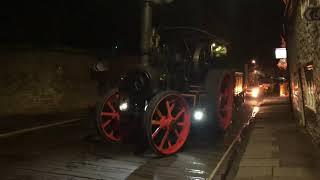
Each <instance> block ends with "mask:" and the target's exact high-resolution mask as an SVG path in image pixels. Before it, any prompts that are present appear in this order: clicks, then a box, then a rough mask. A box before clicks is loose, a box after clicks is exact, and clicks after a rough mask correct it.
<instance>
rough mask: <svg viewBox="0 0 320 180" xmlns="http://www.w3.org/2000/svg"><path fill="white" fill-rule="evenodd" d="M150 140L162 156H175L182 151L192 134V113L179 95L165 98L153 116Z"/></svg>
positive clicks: (157, 106)
mask: <svg viewBox="0 0 320 180" xmlns="http://www.w3.org/2000/svg"><path fill="white" fill-rule="evenodd" d="M151 118H152V119H151V125H150V128H151V134H150V139H151V142H152V144H153V145H154V147H155V148H156V149H157V150H158V151H159V152H160V153H162V154H167V155H169V154H174V153H176V152H177V151H179V150H180V149H181V147H182V146H183V145H184V143H185V142H186V140H187V137H188V135H189V132H190V126H191V122H190V111H189V107H188V104H187V102H186V101H185V100H184V99H183V98H182V97H180V96H178V95H167V96H165V97H163V98H162V99H161V100H160V101H159V102H158V104H157V105H156V107H155V109H154V110H153V113H152V116H151Z"/></svg>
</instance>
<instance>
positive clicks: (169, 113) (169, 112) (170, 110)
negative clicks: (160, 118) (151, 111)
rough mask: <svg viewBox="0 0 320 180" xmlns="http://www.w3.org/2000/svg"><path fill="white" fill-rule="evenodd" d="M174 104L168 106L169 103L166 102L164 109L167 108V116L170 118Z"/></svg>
mask: <svg viewBox="0 0 320 180" xmlns="http://www.w3.org/2000/svg"><path fill="white" fill-rule="evenodd" d="M174 105H175V104H174V103H172V104H171V106H170V102H169V101H166V107H167V113H168V116H171V113H172V110H173V108H174Z"/></svg>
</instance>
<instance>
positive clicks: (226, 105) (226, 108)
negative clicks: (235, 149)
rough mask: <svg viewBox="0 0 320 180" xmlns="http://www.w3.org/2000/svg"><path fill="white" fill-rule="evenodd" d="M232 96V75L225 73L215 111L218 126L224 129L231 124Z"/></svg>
mask: <svg viewBox="0 0 320 180" xmlns="http://www.w3.org/2000/svg"><path fill="white" fill-rule="evenodd" d="M233 97H234V93H233V77H232V76H231V75H230V74H226V75H224V76H223V79H222V81H221V84H220V89H219V94H218V102H217V111H216V112H217V118H218V122H219V126H220V128H222V129H223V130H226V129H227V128H228V126H229V125H230V124H231V119H232V109H233Z"/></svg>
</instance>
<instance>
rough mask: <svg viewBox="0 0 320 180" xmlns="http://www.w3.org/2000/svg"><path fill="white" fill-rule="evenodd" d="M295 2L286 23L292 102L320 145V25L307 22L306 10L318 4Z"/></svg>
mask: <svg viewBox="0 0 320 180" xmlns="http://www.w3.org/2000/svg"><path fill="white" fill-rule="evenodd" d="M292 1H293V2H294V11H293V13H292V16H290V17H289V18H288V19H287V20H288V21H287V22H288V24H287V30H288V31H287V32H288V34H287V42H288V60H289V68H290V74H291V87H292V88H291V90H292V102H293V109H294V111H295V116H296V117H297V119H298V121H299V124H300V125H301V126H305V127H306V129H307V131H308V132H309V133H310V134H311V136H312V137H313V141H314V142H315V143H316V144H318V145H320V21H307V20H306V19H305V18H304V17H303V13H304V11H305V9H306V7H307V6H312V5H319V6H320V3H319V2H317V0H309V1H307V0H300V1H295V0H292ZM309 63H311V64H313V75H312V79H311V81H312V83H310V81H307V78H306V73H305V72H306V71H305V68H306V66H307V65H308V64H309Z"/></svg>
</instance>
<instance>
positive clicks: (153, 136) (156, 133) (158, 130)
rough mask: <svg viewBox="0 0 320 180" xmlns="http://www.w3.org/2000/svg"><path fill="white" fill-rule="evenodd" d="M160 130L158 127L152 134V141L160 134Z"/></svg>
mask: <svg viewBox="0 0 320 180" xmlns="http://www.w3.org/2000/svg"><path fill="white" fill-rule="evenodd" d="M160 130H161V128H160V127H158V128H157V129H156V130H155V131H154V132H153V133H152V139H154V138H155V137H156V136H157V135H158V134H159V132H160Z"/></svg>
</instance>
